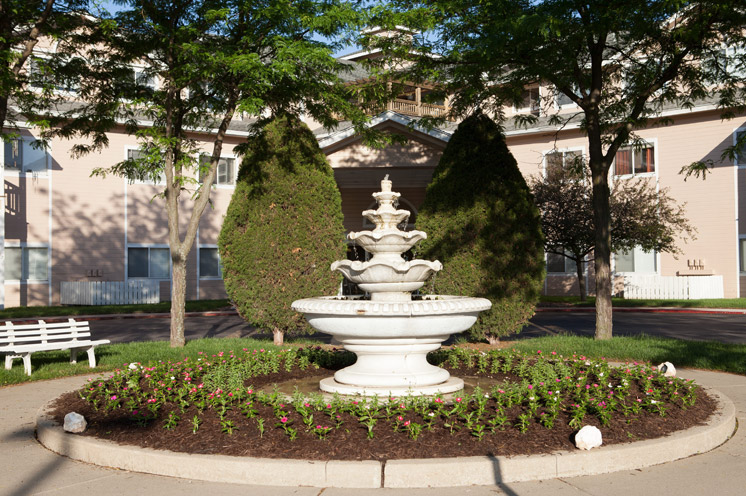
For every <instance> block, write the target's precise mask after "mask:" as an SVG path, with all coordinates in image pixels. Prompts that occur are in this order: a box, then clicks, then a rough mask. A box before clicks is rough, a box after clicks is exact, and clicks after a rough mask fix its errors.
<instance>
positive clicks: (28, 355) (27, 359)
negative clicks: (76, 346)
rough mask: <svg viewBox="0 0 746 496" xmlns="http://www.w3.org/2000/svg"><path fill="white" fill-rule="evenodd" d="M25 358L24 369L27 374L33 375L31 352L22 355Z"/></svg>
mask: <svg viewBox="0 0 746 496" xmlns="http://www.w3.org/2000/svg"><path fill="white" fill-rule="evenodd" d="M21 358H22V359H23V370H25V371H26V375H28V376H30V375H31V353H26V354H25V355H23V356H22V357H21Z"/></svg>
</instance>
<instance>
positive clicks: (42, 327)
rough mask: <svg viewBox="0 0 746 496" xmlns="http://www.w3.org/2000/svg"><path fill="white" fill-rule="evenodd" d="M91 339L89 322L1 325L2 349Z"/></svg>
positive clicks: (0, 340)
mask: <svg viewBox="0 0 746 496" xmlns="http://www.w3.org/2000/svg"><path fill="white" fill-rule="evenodd" d="M90 337H91V328H90V327H89V326H88V322H87V321H80V322H77V321H76V320H75V319H69V320H68V321H67V322H44V321H43V320H40V321H39V322H37V323H35V324H23V325H17V324H14V323H12V322H5V324H3V325H0V347H2V346H12V345H23V344H38V343H44V344H46V343H54V342H57V341H78V340H88V339H90Z"/></svg>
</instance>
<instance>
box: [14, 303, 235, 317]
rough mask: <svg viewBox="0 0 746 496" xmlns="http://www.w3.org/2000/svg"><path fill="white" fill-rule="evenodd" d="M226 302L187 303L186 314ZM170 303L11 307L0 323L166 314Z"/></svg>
mask: <svg viewBox="0 0 746 496" xmlns="http://www.w3.org/2000/svg"><path fill="white" fill-rule="evenodd" d="M230 307H231V304H230V302H229V301H228V300H199V301H187V302H186V311H187V312H208V311H211V310H223V309H226V308H230ZM170 311H171V302H170V301H163V302H161V303H149V304H144V305H93V306H70V305H65V306H55V307H11V308H6V309H4V310H0V321H2V320H13V319H24V318H30V317H68V316H76V315H107V314H117V313H168V312H170Z"/></svg>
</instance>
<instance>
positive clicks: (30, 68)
mask: <svg viewBox="0 0 746 496" xmlns="http://www.w3.org/2000/svg"><path fill="white" fill-rule="evenodd" d="M87 4H88V2H87V1H75V0H71V1H66V2H59V1H54V0H45V1H43V2H32V1H28V0H10V1H3V2H2V4H0V58H2V60H3V64H2V67H1V68H0V71H2V72H1V74H0V132H1V133H2V135H3V136H4V137H5V135H6V131H7V128H8V127H9V126H10V127H13V126H14V125H15V124H16V122H17V121H18V120H19V119H21V120H23V121H25V122H31V123H36V122H43V117H40V116H39V115H38V114H39V113H45V112H47V111H49V110H50V109H51V106H52V103H53V102H57V101H59V92H56V91H55V90H57V89H58V88H60V87H68V86H71V85H74V84H75V79H76V75H75V73H74V71H71V70H70V66H69V60H66V58H65V57H64V56H63V55H65V54H66V51H67V44H66V42H65V40H66V39H67V37H68V36H69V35H70V34H71V33H72V32H74V31H75V30H77V29H80V28H81V27H82V26H84V25H85V24H86V19H85V17H84V16H83V14H84V13H83V12H82V11H81V9H82V8H83V7H85V6H86V5H87ZM44 38H47V40H49V41H51V40H54V45H55V48H57V50H53V51H51V52H48V53H46V54H45V57H44V58H40V57H38V55H35V52H34V50H35V49H36V48H37V47H38V45H39V42H40V41H42V39H44Z"/></svg>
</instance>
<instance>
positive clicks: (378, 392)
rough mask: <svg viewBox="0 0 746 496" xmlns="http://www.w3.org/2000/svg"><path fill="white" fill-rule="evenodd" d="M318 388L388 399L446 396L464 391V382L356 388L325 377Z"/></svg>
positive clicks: (331, 391)
mask: <svg viewBox="0 0 746 496" xmlns="http://www.w3.org/2000/svg"><path fill="white" fill-rule="evenodd" d="M319 387H320V388H321V390H322V391H325V392H327V393H337V394H344V395H348V396H378V397H380V398H388V397H391V396H432V395H436V394H448V393H453V392H456V391H460V390H462V389H464V381H463V380H462V379H459V378H458V377H449V378H448V380H447V381H445V382H444V383H442V384H434V385H432V386H416V387H415V386H378V387H375V386H357V385H353V384H342V383H341V382H337V381H336V380H335V379H334V377H327V378H326V379H322V380H321V381H320V382H319Z"/></svg>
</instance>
